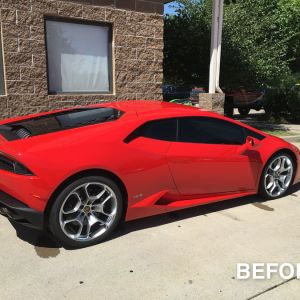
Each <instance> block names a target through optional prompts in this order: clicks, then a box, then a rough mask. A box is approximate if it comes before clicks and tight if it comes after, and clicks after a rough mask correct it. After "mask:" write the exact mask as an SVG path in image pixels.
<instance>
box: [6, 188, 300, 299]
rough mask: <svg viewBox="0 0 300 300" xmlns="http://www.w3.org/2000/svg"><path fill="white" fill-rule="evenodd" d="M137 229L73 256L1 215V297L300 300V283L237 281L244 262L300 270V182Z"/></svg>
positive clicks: (276, 279)
mask: <svg viewBox="0 0 300 300" xmlns="http://www.w3.org/2000/svg"><path fill="white" fill-rule="evenodd" d="M260 201H261V200H260V199H259V198H257V197H247V198H240V199H235V200H230V201H225V202H222V203H216V204H212V205H206V206H202V207H197V208H193V209H188V210H185V211H180V212H176V213H171V214H168V215H164V216H158V217H152V218H148V219H144V220H138V221H134V222H131V223H128V224H127V226H126V227H125V228H124V229H122V230H120V231H119V232H118V233H116V235H115V236H114V237H113V238H112V239H111V240H109V241H107V242H105V243H103V244H99V245H97V246H94V247H90V248H86V249H81V250H72V251H71V250H65V249H63V248H60V247H59V246H58V245H56V244H55V243H54V242H53V241H52V240H51V239H50V238H49V237H48V236H46V235H45V234H43V233H40V232H36V231H33V230H29V229H26V228H22V227H20V226H17V225H14V224H11V223H10V222H9V221H8V220H6V219H5V218H3V217H0V268H1V272H0V299H62V298H67V299H120V298H123V299H153V298H156V299H184V298H190V299H257V300H262V299H271V298H272V299H273V300H275V299H299V293H300V281H299V280H297V279H292V280H290V281H284V280H282V279H280V278H279V277H278V276H277V275H275V276H273V277H272V279H271V280H253V279H248V280H237V279H236V264H237V263H239V262H248V263H251V262H265V263H267V262H278V263H280V262H289V263H294V264H296V263H300V185H298V186H296V187H294V189H293V190H292V193H291V194H290V195H289V196H287V197H285V198H282V199H279V200H274V201H268V202H260Z"/></svg>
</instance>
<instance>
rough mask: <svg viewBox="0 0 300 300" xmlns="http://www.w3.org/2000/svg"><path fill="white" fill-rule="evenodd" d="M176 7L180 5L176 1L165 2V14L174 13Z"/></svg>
mask: <svg viewBox="0 0 300 300" xmlns="http://www.w3.org/2000/svg"><path fill="white" fill-rule="evenodd" d="M176 7H178V4H176V2H175V1H173V2H170V3H168V4H165V15H166V14H169V15H174V14H175V10H176Z"/></svg>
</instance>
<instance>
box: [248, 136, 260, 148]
mask: <svg viewBox="0 0 300 300" xmlns="http://www.w3.org/2000/svg"><path fill="white" fill-rule="evenodd" d="M259 142H260V141H259V140H258V139H256V138H254V137H252V136H247V138H246V145H247V146H248V147H249V148H253V147H255V146H257V145H258V144H259Z"/></svg>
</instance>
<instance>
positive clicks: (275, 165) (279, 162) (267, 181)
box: [259, 153, 295, 199]
mask: <svg viewBox="0 0 300 300" xmlns="http://www.w3.org/2000/svg"><path fill="white" fill-rule="evenodd" d="M294 172H295V163H294V160H293V158H292V157H291V156H290V155H289V154H287V153H277V154H275V155H273V156H272V157H271V159H270V160H269V161H268V162H267V164H266V166H265V168H264V170H263V173H262V176H261V179H260V187H259V194H260V195H261V196H262V197H264V198H267V199H275V198H279V197H282V196H284V195H285V194H286V193H287V191H288V190H289V188H290V186H291V185H292V182H293V178H294Z"/></svg>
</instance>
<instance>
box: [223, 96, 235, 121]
mask: <svg viewBox="0 0 300 300" xmlns="http://www.w3.org/2000/svg"><path fill="white" fill-rule="evenodd" d="M233 111H234V107H233V99H232V97H226V98H225V103H224V115H225V116H226V117H228V118H232V117H233Z"/></svg>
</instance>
